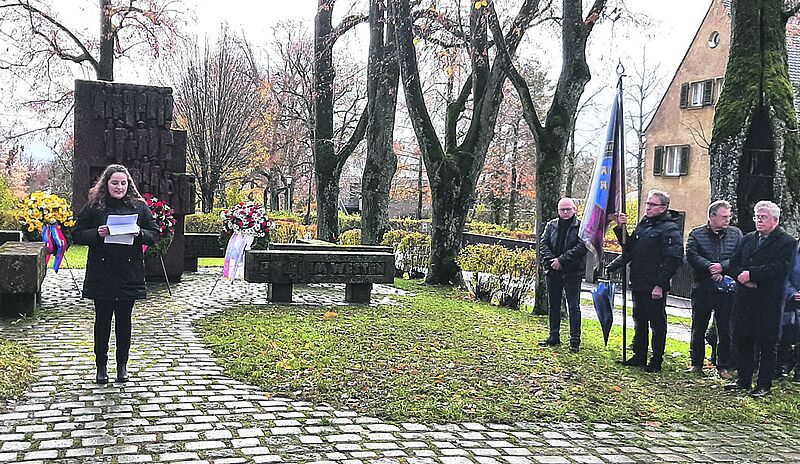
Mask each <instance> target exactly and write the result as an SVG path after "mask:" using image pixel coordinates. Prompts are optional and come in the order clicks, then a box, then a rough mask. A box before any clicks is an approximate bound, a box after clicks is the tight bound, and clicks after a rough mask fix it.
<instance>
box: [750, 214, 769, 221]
mask: <svg viewBox="0 0 800 464" xmlns="http://www.w3.org/2000/svg"><path fill="white" fill-rule="evenodd" d="M771 218H772V216H769V215H767V214H756V215H755V216H753V220H754V221H760V222H767V220H768V219H771Z"/></svg>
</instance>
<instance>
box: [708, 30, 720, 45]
mask: <svg viewBox="0 0 800 464" xmlns="http://www.w3.org/2000/svg"><path fill="white" fill-rule="evenodd" d="M718 45H719V32H717V31H714V32H712V33H711V35H710V36H709V37H708V47H709V48H717V46H718Z"/></svg>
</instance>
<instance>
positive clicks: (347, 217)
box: [339, 211, 361, 243]
mask: <svg viewBox="0 0 800 464" xmlns="http://www.w3.org/2000/svg"><path fill="white" fill-rule="evenodd" d="M352 229H361V215H358V214H344V213H343V212H341V211H339V234H342V233H344V232H347V231H348V230H352ZM359 243H360V242H359Z"/></svg>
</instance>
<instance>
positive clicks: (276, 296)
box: [267, 284, 292, 303]
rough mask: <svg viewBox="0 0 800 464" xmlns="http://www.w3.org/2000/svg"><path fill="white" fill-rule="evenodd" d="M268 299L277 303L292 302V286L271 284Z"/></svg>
mask: <svg viewBox="0 0 800 464" xmlns="http://www.w3.org/2000/svg"><path fill="white" fill-rule="evenodd" d="M268 293H269V294H268V295H267V299H269V301H272V302H275V303H291V302H292V284H269V290H268Z"/></svg>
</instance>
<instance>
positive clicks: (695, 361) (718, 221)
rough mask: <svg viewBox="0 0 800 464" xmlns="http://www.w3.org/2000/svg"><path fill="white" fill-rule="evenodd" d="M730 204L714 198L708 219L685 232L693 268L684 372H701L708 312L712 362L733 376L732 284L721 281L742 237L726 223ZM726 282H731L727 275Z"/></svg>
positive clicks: (740, 232)
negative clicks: (713, 344)
mask: <svg viewBox="0 0 800 464" xmlns="http://www.w3.org/2000/svg"><path fill="white" fill-rule="evenodd" d="M730 220H731V204H730V203H728V202H727V201H725V200H717V201H715V202H713V203H711V205H709V207H708V223H707V224H705V225H702V226H700V227H695V228H694V229H692V231H691V232H689V240H688V241H687V242H686V261H688V262H689V265H690V266H692V269H694V289H693V290H692V338H691V343H690V354H691V360H692V365H691V367H690V368H689V370H688V371H687V372H690V373H696V374H701V373H702V372H703V359H704V358H705V354H706V345H705V335H706V330H707V329H708V322H709V321H710V319H711V313H712V312H713V313H714V320H715V322H716V324H715V325H716V330H717V340H716V345H717V346H716V354H717V359H716V365H717V370H718V371H719V375H720V377H722V378H723V379H726V380H729V379H731V378H733V374H731V372H730V368H731V329H730V328H731V322H730V320H731V319H730V318H731V310H732V308H733V288H728V287H726V286H725V285H724V283H725V275H724V272H725V270H726V269H727V268H728V267H729V266H730V258H731V256H733V253H734V251H736V246H737V245H738V244H739V240H741V238H742V231H741V230H739V229H738V228H736V227H733V226H731V225H729V223H730ZM727 279H728V282H730V283H731V284H732V283H733V282H732V281H731V280H730V277H728V278H727Z"/></svg>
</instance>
